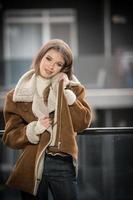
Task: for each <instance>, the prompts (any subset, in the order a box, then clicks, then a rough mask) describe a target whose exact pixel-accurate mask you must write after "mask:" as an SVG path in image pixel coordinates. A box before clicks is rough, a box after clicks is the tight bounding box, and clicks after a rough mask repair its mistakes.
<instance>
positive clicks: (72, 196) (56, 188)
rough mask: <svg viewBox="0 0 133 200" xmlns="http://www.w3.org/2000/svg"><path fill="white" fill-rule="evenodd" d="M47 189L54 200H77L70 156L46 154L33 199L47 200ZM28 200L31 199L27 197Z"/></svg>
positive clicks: (76, 189)
mask: <svg viewBox="0 0 133 200" xmlns="http://www.w3.org/2000/svg"><path fill="white" fill-rule="evenodd" d="M48 188H49V190H50V191H51V193H52V196H53V199H54V200H79V198H78V187H77V180H76V175H75V169H74V166H73V163H72V157H71V156H68V157H62V156H50V155H47V154H46V157H45V164H44V172H43V176H42V180H41V182H40V185H39V188H38V193H37V196H36V197H35V198H34V199H36V200H48ZM23 199H26V198H23ZM27 199H28V198H27ZM30 199H32V197H29V200H30Z"/></svg>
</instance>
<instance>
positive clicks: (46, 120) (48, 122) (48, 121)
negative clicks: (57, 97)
mask: <svg viewBox="0 0 133 200" xmlns="http://www.w3.org/2000/svg"><path fill="white" fill-rule="evenodd" d="M39 121H40V123H41V124H42V125H43V126H44V127H45V128H48V127H49V126H51V125H52V119H51V118H50V117H46V116H45V117H41V118H40V119H39Z"/></svg>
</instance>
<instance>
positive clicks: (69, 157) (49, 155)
mask: <svg viewBox="0 0 133 200" xmlns="http://www.w3.org/2000/svg"><path fill="white" fill-rule="evenodd" d="M46 157H49V158H52V159H55V160H56V159H59V160H63V161H72V156H71V155H65V156H64V155H63V156H62V155H59V154H56V155H52V154H49V153H46Z"/></svg>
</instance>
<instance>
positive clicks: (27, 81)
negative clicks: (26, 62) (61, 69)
mask: <svg viewBox="0 0 133 200" xmlns="http://www.w3.org/2000/svg"><path fill="white" fill-rule="evenodd" d="M57 76H58V74H57V75H56V76H54V77H53V78H52V79H43V78H42V77H38V76H36V75H35V71H34V69H31V70H29V71H28V72H26V73H25V74H24V75H23V76H22V77H21V78H20V79H19V81H18V83H17V85H16V87H15V89H14V94H13V101H14V102H32V101H33V97H34V94H35V91H36V88H38V94H39V95H40V97H41V96H42V91H43V90H44V89H45V88H46V87H47V86H48V85H49V84H50V83H51V82H56V80H57V78H58V77H57ZM38 79H39V81H38ZM38 83H39V85H38ZM40 83H43V84H40ZM78 84H80V82H79V81H78V79H77V78H76V77H75V76H74V75H73V78H72V80H71V81H70V85H72V86H75V85H78ZM42 87H43V88H42Z"/></svg>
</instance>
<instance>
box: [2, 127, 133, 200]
mask: <svg viewBox="0 0 133 200" xmlns="http://www.w3.org/2000/svg"><path fill="white" fill-rule="evenodd" d="M3 132H4V130H0V138H1V136H2V134H3ZM77 141H78V146H79V176H78V184H79V195H80V198H79V199H81V200H88V199H89V200H92V199H95V200H107V199H108V200H120V199H124V200H131V199H133V188H132V187H133V156H132V152H133V127H106V128H102V127H101V128H87V129H85V130H84V131H83V132H82V133H79V135H78V137H77ZM0 150H1V158H0V161H1V163H0V180H3V181H2V183H3V185H4V181H5V180H6V178H7V177H8V175H9V173H10V171H11V169H12V167H13V165H14V163H15V161H16V158H17V153H16V151H15V150H11V149H9V148H8V147H6V146H5V145H4V144H3V143H2V141H1V140H0ZM0 188H1V184H0ZM7 190H8V189H7V188H5V187H3V189H0V196H1V193H4V195H5V194H6V195H8V194H9V193H8V192H9V191H7ZM10 195H13V194H10ZM5 199H9V197H7V198H5ZM5 199H4V200H5ZM16 199H17V200H19V197H17V198H14V200H16ZM51 200H52V199H51Z"/></svg>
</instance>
